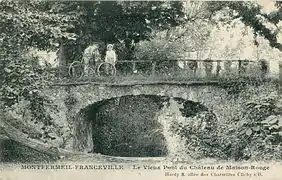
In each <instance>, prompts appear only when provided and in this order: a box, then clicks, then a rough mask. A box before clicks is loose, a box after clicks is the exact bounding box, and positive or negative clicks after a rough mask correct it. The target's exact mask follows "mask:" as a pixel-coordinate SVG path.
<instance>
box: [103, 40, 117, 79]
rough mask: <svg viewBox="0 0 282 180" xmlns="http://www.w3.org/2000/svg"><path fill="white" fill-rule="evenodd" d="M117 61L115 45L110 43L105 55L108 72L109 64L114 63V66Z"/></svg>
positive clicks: (107, 70)
mask: <svg viewBox="0 0 282 180" xmlns="http://www.w3.org/2000/svg"><path fill="white" fill-rule="evenodd" d="M116 61H117V55H116V52H115V51H114V50H113V45H112V44H108V46H107V51H106V57H105V62H106V63H107V64H106V72H107V74H109V66H110V65H109V64H112V65H113V66H115V64H116ZM108 63H109V64H108Z"/></svg>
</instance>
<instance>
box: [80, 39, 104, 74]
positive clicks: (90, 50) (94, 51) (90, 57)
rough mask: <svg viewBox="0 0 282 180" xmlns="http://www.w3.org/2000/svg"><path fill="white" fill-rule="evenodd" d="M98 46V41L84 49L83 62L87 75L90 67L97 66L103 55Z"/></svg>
mask: <svg viewBox="0 0 282 180" xmlns="http://www.w3.org/2000/svg"><path fill="white" fill-rule="evenodd" d="M98 48H99V47H98V45H97V44H96V43H93V44H91V45H90V46H88V47H87V48H86V49H85V50H84V53H83V62H84V73H85V75H88V74H89V67H91V66H92V67H94V66H96V65H97V62H98V61H100V59H101V55H100V53H99V49H98Z"/></svg>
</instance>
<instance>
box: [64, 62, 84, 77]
mask: <svg viewBox="0 0 282 180" xmlns="http://www.w3.org/2000/svg"><path fill="white" fill-rule="evenodd" d="M68 73H69V76H70V77H73V78H81V77H82V76H83V74H84V66H83V64H82V63H81V62H79V61H74V62H72V63H71V64H70V66H69V71H68Z"/></svg>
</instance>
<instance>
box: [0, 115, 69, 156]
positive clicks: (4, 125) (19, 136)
mask: <svg viewBox="0 0 282 180" xmlns="http://www.w3.org/2000/svg"><path fill="white" fill-rule="evenodd" d="M0 129H1V130H2V131H3V132H4V133H3V134H5V135H6V136H7V137H8V138H9V139H11V140H13V141H16V142H18V143H20V144H23V145H24V146H26V147H30V148H32V149H34V150H36V151H39V152H42V153H45V154H47V155H51V156H53V157H56V158H58V159H59V158H60V156H66V155H70V154H72V152H69V151H67V150H64V149H61V148H57V147H52V146H50V145H47V144H44V143H42V142H40V141H37V140H34V139H30V138H27V136H26V134H24V133H22V132H20V131H19V130H18V129H16V128H15V127H13V126H12V125H10V124H9V123H8V122H5V121H4V120H3V118H2V119H0Z"/></svg>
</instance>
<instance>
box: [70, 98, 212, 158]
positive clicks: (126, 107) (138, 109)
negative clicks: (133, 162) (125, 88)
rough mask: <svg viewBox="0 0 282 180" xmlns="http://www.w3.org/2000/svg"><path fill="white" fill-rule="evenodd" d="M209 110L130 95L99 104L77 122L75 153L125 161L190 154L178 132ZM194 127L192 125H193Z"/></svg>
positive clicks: (177, 100)
mask: <svg viewBox="0 0 282 180" xmlns="http://www.w3.org/2000/svg"><path fill="white" fill-rule="evenodd" d="M207 111H208V109H207V108H206V107H205V106H203V105H202V104H200V103H198V102H193V101H187V100H184V99H182V98H170V97H167V96H157V95H127V96H122V97H118V98H111V99H106V100H103V101H99V102H96V103H94V104H92V105H90V106H88V107H86V108H85V109H83V110H81V111H80V113H79V114H78V118H77V119H76V122H75V127H74V128H75V133H74V135H75V143H74V146H75V149H77V150H79V151H86V152H88V153H100V154H103V155H110V156H122V157H164V156H171V155H176V154H178V155H180V154H182V155H183V154H187V151H186V150H187V147H186V145H187V139H186V138H185V136H186V135H187V134H185V135H181V131H180V130H179V128H183V127H184V126H182V125H183V124H185V123H186V124H187V123H188V124H189V123H191V122H190V120H189V118H190V119H191V117H195V116H197V114H199V113H201V112H207ZM192 123H193V122H192Z"/></svg>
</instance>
